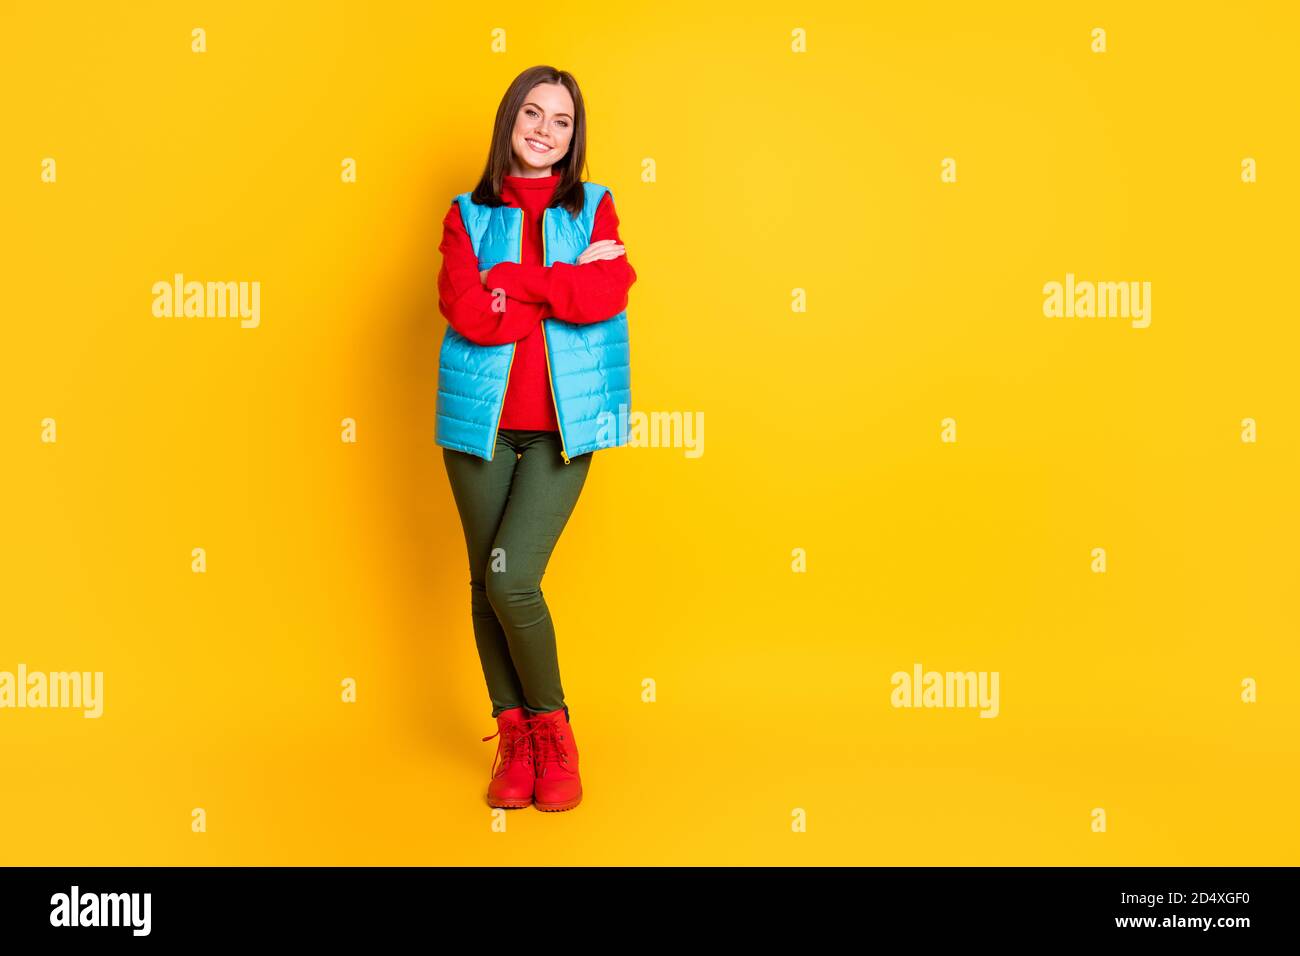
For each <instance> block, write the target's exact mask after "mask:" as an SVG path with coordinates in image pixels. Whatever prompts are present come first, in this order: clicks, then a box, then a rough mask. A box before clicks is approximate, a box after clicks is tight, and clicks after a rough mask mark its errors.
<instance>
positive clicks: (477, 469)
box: [442, 428, 595, 719]
mask: <svg viewBox="0 0 1300 956" xmlns="http://www.w3.org/2000/svg"><path fill="white" fill-rule="evenodd" d="M442 452H443V454H442V457H443V462H444V463H445V464H446V466H447V477H448V479H449V480H450V481H451V490H452V494H453V495H454V497H455V499H456V509H457V510H458V511H459V512H460V521H461V525H462V526H463V527H464V529H465V546H466V548H467V549H468V551H469V588H470V614H471V617H472V619H473V624H474V641H475V643H476V644H477V645H478V656H479V660H480V661H481V662H482V664H483V676H484V678H486V680H487V690H488V697H489V698H490V699H491V701H492V716H493V717H496V716H497V715H498V714H500V713H501V712H502V711H503V710H508V709H510V708H511V707H523V708H524V709H525V710H527V711H528V712H529V713H533V714H540V713H544V712H547V711H552V710H559V709H560V708H561V707H563V708H564V714H565V718H566V719H567V718H568V714H569V708H568V706H567V705H566V704H565V703H564V689H563V687H561V685H560V663H559V657H558V655H557V653H556V646H555V627H554V625H553V624H552V622H551V612H550V610H549V609H548V608H547V606H546V599H545V597H544V596H543V594H542V575H543V574H545V573H546V564H547V562H548V561H549V560H550V557H551V552H552V551H553V550H554V548H555V543H556V541H558V540H559V538H560V532H561V531H563V530H564V526H565V524H567V523H568V520H569V515H571V514H572V513H573V508H574V505H576V504H577V503H578V495H579V494H580V493H581V492H582V486H583V484H584V483H585V482H586V479H587V471H588V469H590V468H591V458H592V455H594V454H595V452H588V453H586V454H585V455H577V456H576V457H574V458H572V459H571V460H570V461H569V463H568V464H567V465H566V464H565V463H564V459H563V458H561V457H560V436H559V433H558V432H553V431H526V430H522V429H513V428H502V429H500V430H498V431H497V443H496V451H495V452H494V453H493V455H492V460H491V461H485V460H484V459H482V458H479V457H478V456H477V455H471V454H468V453H466V452H462V451H456V450H454V449H451V448H443V450H442Z"/></svg>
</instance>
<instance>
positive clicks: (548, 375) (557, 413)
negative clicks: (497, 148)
mask: <svg viewBox="0 0 1300 956" xmlns="http://www.w3.org/2000/svg"><path fill="white" fill-rule="evenodd" d="M548 212H550V207H547V208H546V209H543V210H542V265H544V266H549V265H550V263H549V262H547V261H546V214H547V213H548ZM520 261H521V262H522V261H523V260H522V259H520ZM542 351H543V352H544V353H545V354H546V382H547V384H548V385H550V386H551V403H552V404H553V405H554V406H555V424H556V425H558V426H559V428H560V457H561V458H563V459H564V463H565V464H566V465H567V464H568V463H569V452H568V449H566V448H565V446H564V425H563V424H562V423H561V422H560V402H559V399H557V398H556V397H555V380H554V379H552V378H551V350H550V348H549V347H547V344H546V319H542Z"/></svg>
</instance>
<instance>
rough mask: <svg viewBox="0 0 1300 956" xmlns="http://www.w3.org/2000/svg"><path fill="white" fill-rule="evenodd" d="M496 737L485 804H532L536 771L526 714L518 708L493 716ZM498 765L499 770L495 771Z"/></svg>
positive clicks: (506, 805)
mask: <svg viewBox="0 0 1300 956" xmlns="http://www.w3.org/2000/svg"><path fill="white" fill-rule="evenodd" d="M497 734H500V735H501V737H500V739H499V740H498V741H497V752H496V755H495V756H494V757H493V758H492V782H491V783H489V784H488V789H487V802H488V804H489V805H490V806H494V807H526V806H528V805H529V804H530V803H532V802H533V786H534V780H535V779H536V772H535V770H534V768H533V762H534V761H533V741H532V734H531V732H530V728H529V724H528V715H527V713H526V712H525V711H524V709H523V708H522V707H511V708H510V709H509V710H503V711H501V713H499V714H497V732H496V734H488V735H487V736H486V737H484V738H483V739H484V740H491V739H492V738H493V737H496V736H497ZM498 763H499V764H500V767H499V768H498Z"/></svg>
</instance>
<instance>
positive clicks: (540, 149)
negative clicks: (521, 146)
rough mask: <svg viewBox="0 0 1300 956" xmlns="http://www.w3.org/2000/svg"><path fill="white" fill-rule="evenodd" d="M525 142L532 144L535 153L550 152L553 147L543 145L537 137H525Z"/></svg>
mask: <svg viewBox="0 0 1300 956" xmlns="http://www.w3.org/2000/svg"><path fill="white" fill-rule="evenodd" d="M524 142H525V143H527V144H528V145H529V146H531V147H532V149H533V152H535V153H549V152H550V151H551V147H549V146H542V145H541V144H540V143H538V142H537V140H535V139H525V140H524Z"/></svg>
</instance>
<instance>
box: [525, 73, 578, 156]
mask: <svg viewBox="0 0 1300 956" xmlns="http://www.w3.org/2000/svg"><path fill="white" fill-rule="evenodd" d="M572 139H573V97H572V96H570V95H569V91H568V89H567V88H566V87H565V86H564V84H562V83H538V84H537V85H536V86H534V87H533V88H532V90H530V91H529V93H528V96H527V97H526V98H525V99H524V105H523V106H521V107H520V108H519V113H518V115H516V116H515V128H514V131H513V133H512V134H511V136H510V141H511V145H512V146H513V150H514V160H513V162H511V164H510V166H511V169H510V175H512V176H549V175H551V167H552V166H554V165H555V164H556V163H557V162H559V161H560V160H561V159H563V158H564V156H565V154H566V153H568V151H569V143H570V141H571V140H572Z"/></svg>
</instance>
